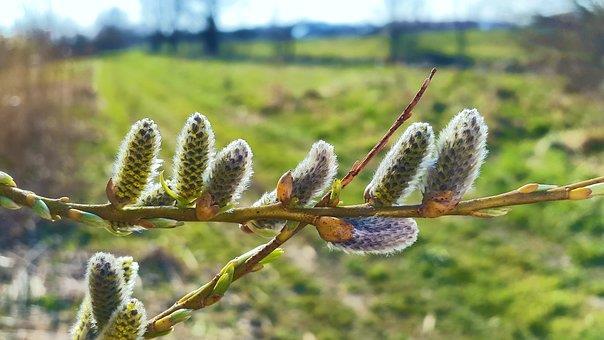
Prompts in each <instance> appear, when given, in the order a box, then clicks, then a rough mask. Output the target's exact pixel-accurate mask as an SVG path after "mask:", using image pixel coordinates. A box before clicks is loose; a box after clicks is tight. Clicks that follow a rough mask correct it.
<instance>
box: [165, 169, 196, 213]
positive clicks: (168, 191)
mask: <svg viewBox="0 0 604 340" xmlns="http://www.w3.org/2000/svg"><path fill="white" fill-rule="evenodd" d="M159 183H160V184H161V187H162V188H164V191H165V192H166V194H168V196H170V197H172V198H173V199H175V200H176V201H177V202H178V204H179V205H180V204H182V203H184V202H186V201H187V200H185V199H184V198H182V197H180V195H178V194H177V193H176V192H175V191H174V190H172V189H171V188H170V186H169V185H168V182H166V180H165V179H164V172H163V171H162V172H160V173H159ZM188 204H190V203H188ZM188 204H187V205H188Z"/></svg>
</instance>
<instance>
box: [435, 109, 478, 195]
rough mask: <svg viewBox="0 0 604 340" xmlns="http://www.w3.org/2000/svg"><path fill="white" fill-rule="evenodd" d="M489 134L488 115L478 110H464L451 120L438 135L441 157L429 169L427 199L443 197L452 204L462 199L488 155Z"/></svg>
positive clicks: (438, 153)
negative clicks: (487, 142) (485, 119)
mask: <svg viewBox="0 0 604 340" xmlns="http://www.w3.org/2000/svg"><path fill="white" fill-rule="evenodd" d="M487 133H488V128H487V125H486V123H485V122H484V118H483V117H482V116H481V115H480V113H479V112H478V111H477V110H476V109H472V110H468V109H466V110H463V111H461V112H460V113H458V114H457V115H456V116H455V117H454V118H453V119H452V120H451V121H450V122H449V124H448V125H447V126H446V127H445V128H444V129H443V130H442V131H441V132H440V134H439V136H438V142H437V145H436V152H437V157H438V159H437V160H436V163H435V164H434V165H433V166H431V167H430V168H429V170H428V174H427V179H426V184H425V188H424V202H428V201H431V200H435V199H439V200H441V201H442V200H444V201H445V202H443V203H444V204H445V205H448V206H452V205H455V204H457V203H458V202H459V201H460V200H461V199H462V197H463V195H464V194H465V193H466V191H468V189H470V187H471V186H472V184H473V183H474V181H475V180H476V178H477V177H478V174H479V171H480V166H481V165H482V162H483V161H484V159H485V157H486V155H487V147H486V141H487ZM443 195H444V197H445V198H444V199H443Z"/></svg>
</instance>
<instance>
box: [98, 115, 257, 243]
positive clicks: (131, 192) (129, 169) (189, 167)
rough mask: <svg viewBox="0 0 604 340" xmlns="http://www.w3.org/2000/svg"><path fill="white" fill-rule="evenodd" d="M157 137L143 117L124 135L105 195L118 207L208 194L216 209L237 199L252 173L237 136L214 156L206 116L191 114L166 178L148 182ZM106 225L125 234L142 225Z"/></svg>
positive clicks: (186, 202)
mask: <svg viewBox="0 0 604 340" xmlns="http://www.w3.org/2000/svg"><path fill="white" fill-rule="evenodd" d="M160 144H161V138H160V135H159V131H158V128H157V125H156V124H155V123H153V121H151V120H149V119H143V120H140V121H138V122H136V123H135V124H134V125H133V126H132V128H131V130H130V132H129V133H128V134H127V135H126V137H125V139H124V141H123V142H122V146H121V148H120V151H119V153H118V156H117V158H116V162H115V164H114V172H113V173H114V174H113V177H112V183H113V188H112V190H111V191H110V192H109V193H108V194H109V195H113V196H115V197H109V198H110V201H111V202H112V203H116V204H117V205H118V207H121V206H123V205H128V204H133V205H136V206H166V205H173V204H175V203H176V204H178V205H180V206H189V205H191V204H192V203H193V202H194V201H195V200H196V199H197V198H199V197H201V196H202V195H204V194H208V195H209V196H210V198H211V204H212V205H213V206H216V207H217V208H224V207H227V206H230V205H232V204H234V203H236V201H237V200H238V199H239V197H240V196H241V193H242V192H243V191H244V190H245V189H246V188H247V186H248V184H249V181H250V178H251V176H252V155H253V154H252V150H251V148H250V147H249V145H248V144H247V142H245V141H244V140H242V139H238V140H236V141H233V142H231V143H230V144H229V145H227V146H226V147H225V148H224V149H222V150H220V152H218V153H217V154H216V152H215V150H214V144H215V139H214V132H213V131H212V126H211V124H210V122H209V121H208V119H207V118H206V117H205V116H204V115H202V114H200V113H197V112H196V113H193V114H192V115H191V116H190V117H189V118H188V119H187V121H186V122H185V125H184V126H183V128H182V130H181V131H180V134H179V135H178V138H177V141H176V150H175V153H174V158H173V167H172V173H173V176H172V178H171V179H168V180H164V181H163V182H162V180H163V176H160V183H154V182H153V178H154V177H155V176H156V174H157V167H158V165H159V164H161V161H160V160H158V159H157V156H158V153H159V149H160ZM107 229H108V230H109V231H110V232H112V233H114V234H117V235H127V234H129V233H131V232H133V231H136V230H140V229H142V228H141V227H140V226H137V225H134V224H132V223H126V222H117V221H109V222H108V227H107Z"/></svg>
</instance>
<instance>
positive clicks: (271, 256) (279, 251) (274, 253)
mask: <svg viewBox="0 0 604 340" xmlns="http://www.w3.org/2000/svg"><path fill="white" fill-rule="evenodd" d="M284 253H285V250H283V248H277V249H275V250H273V251H272V252H271V253H270V254H268V255H267V256H266V257H265V258H263V259H262V260H260V262H258V263H259V264H262V265H265V264H269V263H271V262H274V261H275V260H277V259H278V258H280V257H281V256H282V255H283V254H284Z"/></svg>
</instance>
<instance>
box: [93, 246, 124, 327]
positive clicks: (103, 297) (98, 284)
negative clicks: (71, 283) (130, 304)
mask: <svg viewBox="0 0 604 340" xmlns="http://www.w3.org/2000/svg"><path fill="white" fill-rule="evenodd" d="M86 275H87V282H88V291H89V293H90V304H91V306H92V314H93V316H94V320H95V321H96V326H97V327H98V328H99V329H102V328H103V327H104V326H105V325H106V324H107V322H108V321H109V318H110V317H111V315H112V314H113V312H114V311H115V310H116V309H117V307H118V306H119V305H120V304H121V303H122V301H123V300H124V297H125V294H124V293H125V292H124V277H123V273H122V268H121V267H120V266H119V265H118V263H117V261H116V259H115V257H114V256H113V255H111V254H107V253H96V254H95V255H94V256H92V257H91V258H90V261H89V262H88V271H87V273H86Z"/></svg>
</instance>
